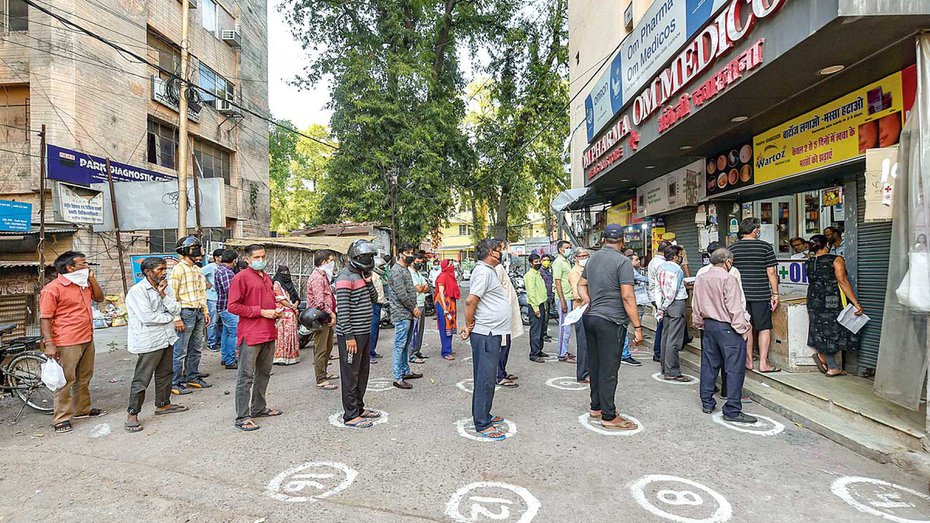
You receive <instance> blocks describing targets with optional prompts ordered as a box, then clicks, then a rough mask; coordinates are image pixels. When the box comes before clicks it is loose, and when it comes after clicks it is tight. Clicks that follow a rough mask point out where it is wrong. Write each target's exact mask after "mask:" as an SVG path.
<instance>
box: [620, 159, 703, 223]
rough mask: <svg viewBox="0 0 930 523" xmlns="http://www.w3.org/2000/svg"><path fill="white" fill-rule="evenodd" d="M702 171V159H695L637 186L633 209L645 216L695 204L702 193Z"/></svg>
mask: <svg viewBox="0 0 930 523" xmlns="http://www.w3.org/2000/svg"><path fill="white" fill-rule="evenodd" d="M703 172H704V160H697V161H695V162H692V163H690V164H688V165H686V166H684V167H682V168H680V169H676V170H674V171H672V172H670V173H668V174H666V175H664V176H660V177H658V178H656V179H654V180H652V181H651V182H649V183H646V184H643V185H641V186H639V187H637V188H636V209H635V211H636V212H637V213H638V214H639V216H644V217H645V216H653V215H656V214H660V213H663V212H668V211H672V210H675V209H680V208H682V207H687V206H689V205H695V204H696V203H697V201H698V200H699V199H701V198H702V195H703V191H699V188H701V187H703V182H702V181H699V180H698V178H699V177H700V176H701V173H703Z"/></svg>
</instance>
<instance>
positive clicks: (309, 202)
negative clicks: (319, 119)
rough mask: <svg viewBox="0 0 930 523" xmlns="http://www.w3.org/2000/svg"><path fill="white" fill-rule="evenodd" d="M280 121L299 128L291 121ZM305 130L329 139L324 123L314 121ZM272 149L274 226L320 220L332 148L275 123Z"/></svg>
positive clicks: (301, 225)
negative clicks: (322, 186)
mask: <svg viewBox="0 0 930 523" xmlns="http://www.w3.org/2000/svg"><path fill="white" fill-rule="evenodd" d="M278 123H280V124H282V125H284V126H285V127H288V128H290V129H293V130H296V127H294V124H292V123H291V122H290V121H287V120H283V121H279V122H278ZM303 134H306V135H307V136H312V137H313V138H316V139H318V140H320V141H323V142H328V141H329V130H328V129H327V128H326V127H325V126H323V125H317V124H314V125H311V126H310V127H308V128H307V129H306V130H304V131H303ZM268 153H269V156H270V176H269V178H270V181H271V229H272V230H274V231H278V232H279V233H285V232H288V231H291V230H294V229H301V228H304V227H306V226H308V225H311V224H314V223H319V217H320V213H319V207H320V201H321V200H322V193H321V192H320V191H319V190H317V189H318V187H319V185H320V183H321V182H322V180H323V178H324V175H325V172H326V169H327V165H328V163H329V161H330V157H331V156H332V148H330V147H327V146H325V145H323V144H321V143H318V142H314V141H312V140H308V139H307V138H303V137H301V136H299V135H297V134H295V133H293V132H288V131H286V130H284V129H281V128H279V127H278V126H275V125H271V126H270V128H269V137H268Z"/></svg>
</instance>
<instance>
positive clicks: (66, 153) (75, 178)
mask: <svg viewBox="0 0 930 523" xmlns="http://www.w3.org/2000/svg"><path fill="white" fill-rule="evenodd" d="M47 148H48V177H49V178H50V179H52V180H60V181H63V182H71V183H76V184H79V185H90V184H92V183H106V182H107V160H106V158H101V157H99V156H93V155H90V154H87V153H82V152H79V151H74V150H71V149H65V148H64V147H58V146H57V145H52V144H49V145H48V146H47ZM110 172H111V173H112V175H113V181H114V182H151V181H157V180H173V179H174V178H173V177H171V176H168V175H165V174H161V173H158V172H155V171H150V170H148V169H142V168H140V167H133V166H132V165H127V164H124V163H119V162H114V161H111V162H110Z"/></svg>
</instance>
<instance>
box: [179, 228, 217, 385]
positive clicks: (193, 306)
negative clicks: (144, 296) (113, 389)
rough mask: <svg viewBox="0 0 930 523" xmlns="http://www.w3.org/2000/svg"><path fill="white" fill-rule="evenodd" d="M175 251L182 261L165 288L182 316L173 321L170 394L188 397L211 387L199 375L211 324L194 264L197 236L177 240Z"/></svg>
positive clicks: (199, 250)
mask: <svg viewBox="0 0 930 523" xmlns="http://www.w3.org/2000/svg"><path fill="white" fill-rule="evenodd" d="M175 251H176V252H177V253H178V254H179V255H180V257H181V260H180V261H179V262H178V264H177V265H175V266H174V269H173V270H172V271H171V277H170V278H169V281H168V285H169V287H170V288H171V292H173V293H174V299H175V300H177V302H178V303H179V304H180V305H181V314H180V316H178V317H176V318H175V319H174V329H175V330H176V331H177V333H178V341H176V342H175V343H174V358H173V365H174V377H173V379H172V381H171V392H172V393H173V394H190V393H191V392H193V390H192V389H206V388H209V387H212V386H213V385H210V384H209V383H207V382H205V381H204V380H203V378H205V377H206V376H207V374H202V373H201V372H200V354H201V349H202V348H203V338H204V331H205V329H206V328H207V326H208V325H209V324H210V313H209V312H208V310H207V280H206V278H204V276H203V272H201V270H200V267H198V266H197V262H196V258H197V257H198V256H203V244H201V243H200V240H199V239H198V238H197V237H196V236H185V237H184V238H181V239H180V240H178V245H177V248H176V249H175Z"/></svg>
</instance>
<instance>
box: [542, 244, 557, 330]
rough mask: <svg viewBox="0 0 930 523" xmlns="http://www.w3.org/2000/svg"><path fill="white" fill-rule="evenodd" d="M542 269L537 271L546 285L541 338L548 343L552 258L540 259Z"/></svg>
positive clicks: (545, 256)
mask: <svg viewBox="0 0 930 523" xmlns="http://www.w3.org/2000/svg"><path fill="white" fill-rule="evenodd" d="M541 261H542V267H541V268H540V269H539V275H540V276H542V279H543V281H544V282H545V283H546V311H545V313H544V314H543V315H542V317H543V319H544V320H545V323H543V338H544V339H545V340H546V341H547V342H550V341H552V337H551V336H549V314H550V313H551V311H552V307H554V306H555V305H554V303H553V294H552V283H553V282H552V256H549V255H548V254H546V255H544V256H543V257H542V259H541Z"/></svg>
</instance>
